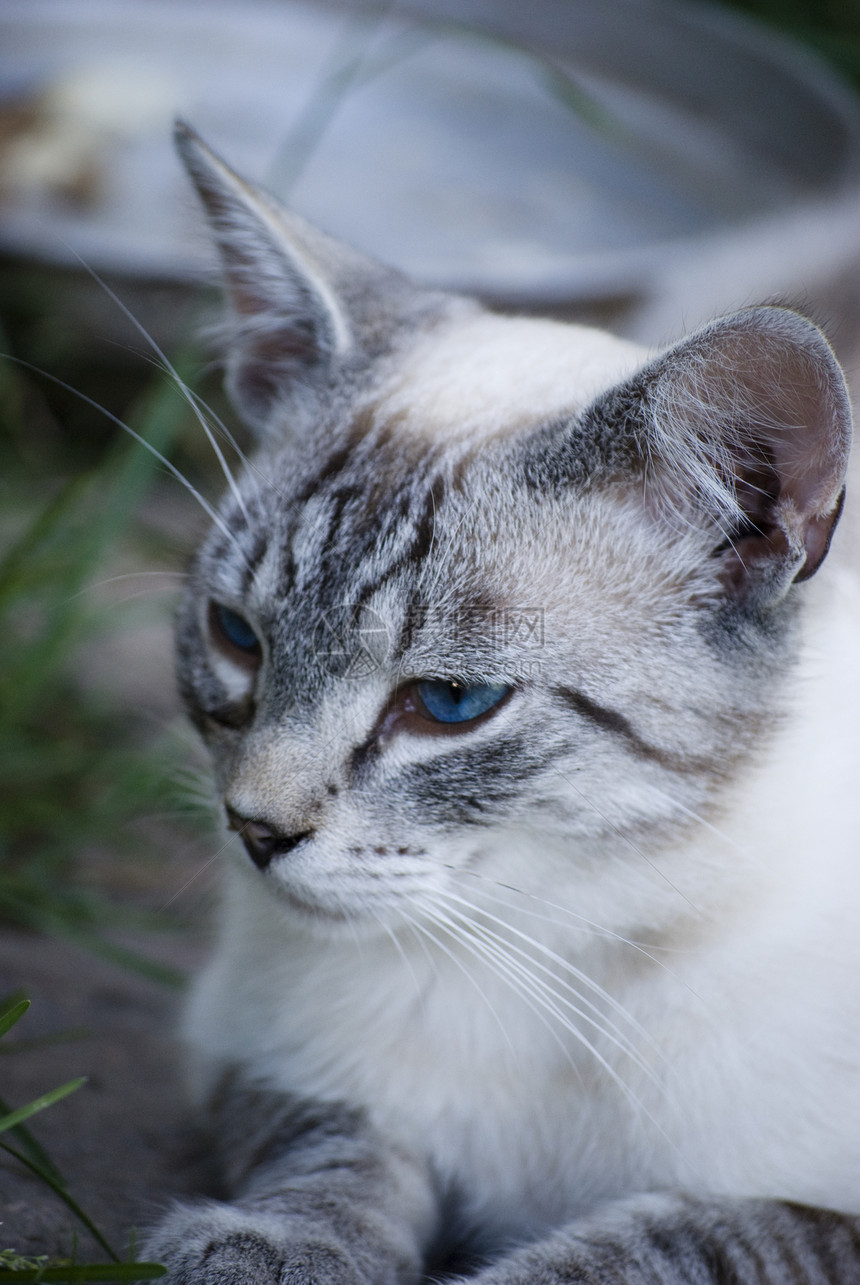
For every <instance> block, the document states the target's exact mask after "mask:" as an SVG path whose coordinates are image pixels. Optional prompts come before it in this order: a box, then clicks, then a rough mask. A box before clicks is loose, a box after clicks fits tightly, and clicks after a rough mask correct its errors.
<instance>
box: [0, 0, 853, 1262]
mask: <svg viewBox="0 0 860 1285" xmlns="http://www.w3.org/2000/svg"><path fill="white" fill-rule="evenodd" d="M858 86H860V4H858V3H857V0H830V3H827V0H743V2H742V0H737V3H734V4H732V5H731V6H729V5H717V4H700V3H697V2H696V0H529V2H528V3H522V0H391V2H390V3H383V2H375V0H374V2H373V3H371V2H369V0H368V2H365V0H353V2H352V3H348V2H347V0H342V2H341V3H335V2H334V0H2V3H0V332H2V333H0V350H2V353H3V354H4V355H3V357H2V359H0V624H2V628H0V1001H2V999H3V996H4V995H5V996H6V1003H7V1007H8V1004H9V1003H12V1002H14V1000H15V997H16V996H18V995H19V994H20V993H22V991H23V990H27V991H28V992H29V993H31V994H32V995H33V998H34V1000H36V1001H37V1002H36V1003H35V1004H34V1010H33V1013H32V1014H31V1015H30V1016H29V1017H28V1024H29V1025H30V1035H29V1036H28V1037H27V1039H21V1038H17V1039H16V1038H12V1040H11V1043H7V1044H6V1045H5V1046H3V1047H6V1048H7V1049H8V1048H10V1047H12V1046H13V1045H14V1046H15V1048H16V1049H17V1055H16V1057H14V1058H7V1059H5V1060H2V1061H0V1072H3V1073H4V1074H3V1076H0V1091H2V1094H3V1096H4V1097H6V1096H9V1097H10V1098H15V1097H16V1095H17V1098H18V1100H22V1099H25V1098H26V1097H27V1096H28V1094H31V1089H32V1091H33V1092H35V1091H37V1090H41V1089H44V1088H48V1087H50V1085H51V1083H52V1082H53V1080H52V1077H57V1078H67V1072H69V1071H70V1069H71V1070H75V1069H76V1068H78V1064H79V1063H80V1066H82V1067H83V1069H84V1070H85V1071H86V1070H88V1069H89V1071H90V1073H91V1074H92V1066H93V1065H97V1066H98V1067H100V1074H101V1077H102V1088H103V1093H102V1097H101V1098H97V1097H94V1096H93V1095H92V1093H91V1094H90V1097H89V1098H85V1097H84V1095H78V1096H79V1097H80V1098H81V1103H82V1104H81V1105H80V1106H75V1108H74V1112H76V1114H75V1113H74V1112H73V1113H72V1114H70V1112H72V1107H71V1105H66V1104H64V1105H63V1106H62V1107H61V1106H57V1107H56V1108H55V1111H54V1113H48V1114H47V1115H46V1117H45V1123H44V1126H42V1125H40V1127H43V1128H44V1129H45V1130H46V1133H45V1134H44V1135H43V1136H45V1137H47V1139H48V1141H49V1142H50V1146H51V1148H52V1154H54V1153H57V1154H59V1155H60V1156H61V1157H63V1158H64V1163H66V1164H67V1166H68V1168H69V1169H70V1171H71V1172H72V1173H73V1174H75V1175H77V1181H78V1183H79V1185H81V1184H82V1185H83V1186H84V1187H85V1188H86V1189H87V1190H88V1192H89V1194H90V1198H91V1201H92V1203H93V1206H94V1208H95V1209H96V1211H97V1212H98V1214H99V1217H100V1218H102V1219H103V1221H104V1223H105V1225H109V1226H110V1228H111V1232H112V1234H113V1235H115V1236H118V1237H122V1236H124V1235H125V1234H126V1233H127V1231H128V1227H129V1226H130V1224H131V1223H132V1222H133V1221H134V1220H135V1219H137V1218H139V1217H142V1216H145V1205H146V1200H147V1198H148V1195H147V1193H152V1192H153V1191H155V1190H158V1191H160V1192H162V1193H163V1192H164V1191H169V1190H174V1189H179V1188H177V1186H176V1184H177V1183H179V1187H180V1188H181V1185H182V1183H183V1182H186V1181H187V1182H188V1183H189V1184H191V1183H192V1178H191V1177H187V1174H190V1173H191V1172H192V1170H193V1165H192V1164H191V1161H190V1160H189V1159H188V1154H187V1153H186V1152H183V1155H185V1162H183V1163H186V1162H187V1163H186V1169H185V1170H183V1171H182V1172H183V1173H186V1177H183V1178H177V1174H178V1173H179V1172H180V1170H181V1169H182V1165H181V1164H179V1163H178V1162H177V1161H176V1154H177V1152H176V1148H177V1146H180V1143H178V1142H177V1141H176V1140H177V1138H180V1139H181V1137H182V1126H181V1124H180V1123H179V1116H178V1114H177V1113H176V1112H175V1111H172V1108H169V1107H168V1108H166V1107H165V1101H166V1100H168V1099H170V1100H171V1101H172V1099H173V1097H174V1096H175V1091H174V1089H173V1088H172V1087H170V1085H171V1084H172V1081H171V1079H170V1077H171V1075H173V1074H174V1072H173V1071H171V1069H170V1068H171V1066H172V1064H173V1063H172V1059H173V1053H172V1049H171V1046H170V1041H169V1039H168V1037H167V1035H166V1034H165V1032H166V1030H167V1025H166V1018H165V1014H166V1013H167V1012H168V1011H169V1008H170V1003H171V1000H170V999H169V996H170V995H171V994H172V993H173V991H174V990H175V989H176V987H177V986H179V985H181V981H182V978H183V976H184V975H185V974H186V973H187V972H188V970H189V969H190V968H192V967H193V966H194V964H195V962H196V960H197V959H198V958H199V957H200V954H201V952H202V951H203V950H204V949H205V938H206V925H207V924H208V922H209V905H210V899H211V893H212V889H213V886H214V875H215V872H216V868H217V855H218V852H219V850H220V848H221V846H222V843H223V836H222V834H221V832H220V829H219V827H218V824H217V823H216V822H213V820H212V818H211V815H210V808H209V804H208V792H207V786H206V780H205V765H204V764H203V762H202V759H201V756H200V754H199V751H198V750H197V748H196V744H195V741H194V738H193V737H192V736H191V734H190V732H189V731H188V730H187V729H186V727H185V723H184V721H183V720H182V717H181V715H180V714H179V713H178V710H177V705H176V700H175V696H174V693H173V685H172V660H171V646H170V624H169V622H170V614H171V610H172V604H173V602H174V601H175V595H176V592H177V589H178V586H179V585H180V584H181V578H182V574H183V568H184V566H185V563H186V560H187V558H188V556H189V553H190V551H191V550H192V549H193V547H194V544H195V543H196V541H197V540H198V539H199V537H200V535H201V534H202V532H203V530H204V529H205V525H206V515H205V512H204V509H203V506H202V505H201V504H200V503H199V502H198V500H197V499H195V497H194V495H193V493H192V492H193V491H194V490H196V491H197V492H198V493H199V494H200V495H201V496H202V497H203V498H204V500H205V501H206V502H214V501H215V500H216V499H217V496H218V494H219V492H220V489H221V487H222V485H223V475H222V474H221V473H220V471H219V465H218V461H217V459H216V456H215V452H214V451H213V449H212V446H211V444H210V443H209V441H208V440H207V437H206V434H205V433H204V431H203V428H202V426H201V423H200V422H199V415H198V409H199V404H200V403H198V402H197V401H196V398H198V397H199V398H202V400H203V403H205V405H207V406H208V407H210V408H211V416H210V418H211V422H212V425H213V431H214V433H215V434H216V440H218V441H220V443H221V445H222V447H223V449H224V450H225V451H226V452H227V453H228V454H229V451H230V448H229V446H227V445H226V442H225V441H224V440H223V439H222V438H221V437H220V436H219V434H220V430H219V429H218V427H217V420H218V418H219V417H223V419H224V421H225V423H226V424H227V425H228V427H229V428H230V429H231V430H232V431H236V432H237V433H238V434H239V438H240V442H243V441H244V439H243V438H242V435H241V428H240V427H239V426H238V425H237V424H236V423H235V420H234V419H233V417H232V415H231V412H230V410H229V408H228V407H226V406H225V404H224V402H223V399H222V396H221V392H220V386H219V379H218V374H217V371H214V370H213V369H212V368H211V367H210V365H209V363H208V359H207V354H206V352H205V349H204V348H203V347H201V345H200V344H199V342H198V339H197V334H198V331H199V328H200V326H201V323H202V322H204V321H205V320H206V319H207V318H209V317H210V316H211V314H212V308H213V306H214V293H213V291H212V289H211V288H210V287H206V286H204V285H201V283H202V282H206V281H207V280H209V279H210V278H211V270H212V268H213V259H212V255H211V251H210V249H209V247H208V245H207V242H206V238H205V236H204V234H203V231H202V227H201V218H200V215H199V211H198V209H197V207H196V204H195V201H194V198H193V196H192V195H191V193H190V192H189V190H188V185H187V183H186V181H185V180H184V177H183V175H182V173H181V171H180V168H179V165H178V163H177V161H176V159H175V157H174V154H173V151H172V148H171V144H170V133H171V122H172V119H173V118H174V116H176V115H181V116H184V117H185V118H187V119H188V120H189V121H190V122H191V123H192V124H193V125H194V126H195V127H196V128H197V129H198V130H199V131H200V132H201V133H202V134H203V136H204V137H205V138H206V139H207V141H208V142H209V143H210V144H211V145H212V146H214V147H215V148H216V149H217V150H219V151H220V152H222V153H223V155H224V156H225V157H226V158H227V159H228V160H229V161H230V162H231V163H232V164H233V165H234V166H235V167H236V168H237V169H239V170H240V171H241V172H242V173H243V174H245V175H246V176H248V177H250V178H253V179H256V180H258V181H261V182H263V183H264V184H265V185H267V186H268V187H269V188H270V189H271V190H273V191H274V192H275V193H276V194H278V195H279V196H281V197H283V198H284V199H285V200H288V201H289V202H290V203H291V204H293V205H294V206H295V207H296V208H297V209H298V210H299V211H300V212H301V213H303V214H305V215H306V216H307V217H309V218H311V219H312V220H314V221H315V222H317V223H319V224H320V225H321V226H322V227H324V228H325V229H326V230H328V231H330V232H332V233H334V234H335V235H337V236H340V237H343V238H344V239H346V240H348V241H350V242H352V243H353V244H355V245H356V246H358V247H359V248H360V249H363V250H365V251H368V252H370V253H371V254H375V255H377V256H378V257H381V258H383V259H385V260H386V261H388V262H390V263H393V264H394V265H396V266H398V267H400V268H402V269H404V270H405V271H407V272H409V273H411V274H412V275H414V276H415V277H417V278H418V279H419V280H421V281H424V282H427V283H428V284H432V285H441V286H445V287H449V288H452V289H455V290H466V291H470V292H474V293H477V294H479V295H481V296H482V297H483V298H484V299H485V300H486V301H487V302H488V303H489V304H491V305H492V306H493V307H498V308H503V309H514V310H517V311H521V312H522V311H526V312H536V313H541V314H552V315H556V316H561V317H567V318H571V319H576V320H583V321H588V322H593V323H595V324H600V325H605V326H607V327H610V328H612V329H614V330H616V331H618V332H620V333H622V334H625V335H628V336H631V337H633V338H636V339H638V340H640V341H642V342H644V343H646V344H649V345H655V346H656V345H660V344H664V343H667V342H669V341H670V340H672V339H674V338H677V337H679V336H680V335H681V334H682V333H684V332H685V331H686V330H688V329H690V328H691V327H693V326H695V325H697V324H699V323H701V322H703V321H706V320H708V319H709V318H710V317H712V316H713V315H715V314H716V313H719V312H724V311H727V310H731V309H733V308H738V307H742V306H744V305H745V304H749V303H757V302H762V301H768V300H775V299H780V300H787V301H789V302H792V303H795V304H797V305H798V306H800V307H801V308H803V309H805V310H806V311H808V312H810V313H811V315H813V316H814V317H815V318H816V319H817V320H819V321H820V322H821V323H822V324H823V325H824V326H825V328H826V330H827V332H828V334H829V336H830V338H831V341H832V342H833V343H834V346H835V347H836V350H837V353H838V354H839V355H840V357H841V358H842V359H843V361H844V362H845V363H846V365H847V367H848V369H849V375H850V373H851V369H852V368H853V367H854V366H855V365H856V353H857V351H858V346H860V98H858ZM183 385H187V387H185V388H184V391H183ZM189 388H190V389H191V390H193V391H189ZM208 413H209V412H207V414H208ZM128 429H130V430H132V433H133V434H135V435H137V438H142V439H144V440H145V441H146V442H147V443H149V446H150V447H151V448H152V450H147V449H146V448H145V447H144V446H142V445H141V444H140V443H139V441H138V440H136V438H135V437H133V436H132V434H131V433H129V432H128V431H127V430H128ZM166 461H170V464H169V465H168V463H167V462H166ZM177 474H178V475H180V476H177ZM182 479H184V481H183V480H182ZM2 1011H3V1009H2V1003H0V1020H2ZM69 1030H72V1031H75V1030H78V1031H79V1032H81V1031H87V1032H89V1034H87V1035H83V1034H81V1038H80V1039H79V1040H77V1041H74V1040H73V1041H71V1042H69V1041H66V1042H63V1043H60V1044H58V1043H57V1039H58V1037H62V1039H63V1040H65V1037H66V1035H67V1034H68V1032H69ZM117 1032H121V1034H122V1040H120V1041H119V1042H118V1041H117V1039H116V1038H115V1037H116V1034H117ZM46 1041H47V1042H46ZM118 1046H119V1047H120V1048H121V1049H125V1050H126V1051H125V1052H124V1053H122V1052H119V1053H118V1052H117V1048H118ZM117 1059H118V1060H117ZM73 1064H74V1065H73ZM7 1068H8V1070H7ZM78 1069H79V1068H78ZM165 1086H168V1087H165ZM147 1094H148V1095H149V1096H147ZM177 1100H178V1098H177ZM99 1103H101V1105H100V1106H99ZM2 1110H3V1107H2V1101H0V1114H2ZM64 1112H65V1114H63V1113H64ZM99 1112H101V1114H99ZM49 1118H50V1119H52V1120H55V1121H56V1123H54V1124H52V1123H49ZM104 1137H108V1138H109V1142H108V1143H106V1144H105V1145H102V1144H101V1143H100V1142H99V1141H98V1140H99V1139H100V1138H101V1139H103V1138H104ZM94 1138H95V1139H96V1141H95V1142H93V1139H94ZM120 1139H121V1145H120V1141H119V1140H120ZM184 1145H185V1144H184V1143H182V1144H181V1146H184ZM180 1149H181V1147H180ZM120 1156H121V1157H122V1167H121V1169H122V1171H121V1173H120V1172H118V1171H117V1170H116V1164H117V1163H118V1159H119V1157H120ZM153 1157H154V1158H153ZM7 1162H8V1163H7ZM189 1166H190V1167H189ZM130 1175H132V1176H130ZM29 1181H30V1180H29V1179H25V1177H24V1175H23V1170H22V1168H21V1166H20V1164H18V1165H17V1167H16V1162H14V1161H12V1160H9V1157H8V1156H7V1157H6V1159H5V1161H3V1160H2V1159H0V1219H2V1221H3V1222H4V1223H5V1228H4V1234H5V1233H7V1232H8V1234H9V1235H10V1236H12V1237H13V1238H15V1237H17V1240H16V1243H17V1244H18V1247H19V1248H21V1247H23V1248H24V1249H27V1250H28V1251H30V1252H34V1253H35V1252H37V1251H39V1250H40V1247H41V1248H42V1249H45V1250H46V1252H50V1253H57V1252H61V1251H62V1250H63V1246H64V1245H67V1243H68V1237H69V1236H70V1235H71V1231H70V1228H73V1227H74V1226H75V1225H76V1224H75V1218H74V1217H73V1215H72V1214H71V1213H70V1212H69V1209H68V1207H67V1206H63V1204H62V1201H58V1200H57V1197H56V1193H54V1194H53V1195H51V1193H48V1195H49V1196H50V1199H48V1198H47V1197H46V1201H47V1203H46V1204H45V1206H44V1208H43V1207H42V1205H41V1204H40V1203H39V1199H37V1196H36V1194H35V1193H36V1191H37V1188H36V1186H30V1187H27V1186H26V1182H29ZM33 1181H34V1182H35V1178H34V1179H33ZM195 1181H196V1179H195ZM22 1183H25V1186H24V1187H22V1185H21V1184H22ZM171 1184H173V1185H171ZM22 1191H25V1192H26V1199H24V1198H22V1197H21V1194H20V1193H21V1192H22ZM118 1193H119V1194H118ZM51 1201H53V1204H51ZM16 1202H17V1203H16ZM142 1210H143V1211H144V1212H143V1213H142V1212H141V1211H142ZM64 1219H65V1221H64ZM13 1229H14V1230H13ZM97 1248H98V1247H96V1249H97ZM2 1250H3V1246H2V1244H0V1253H2ZM0 1266H2V1262H0Z"/></svg>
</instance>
